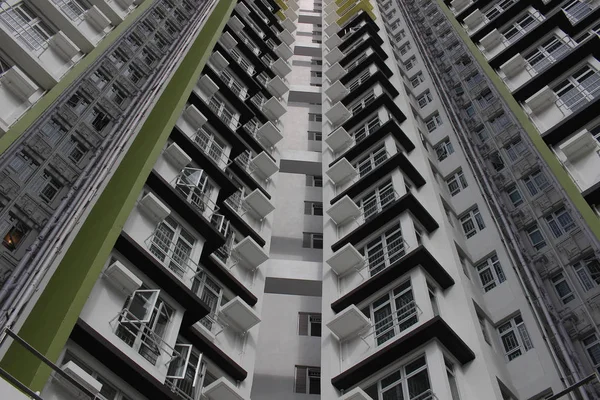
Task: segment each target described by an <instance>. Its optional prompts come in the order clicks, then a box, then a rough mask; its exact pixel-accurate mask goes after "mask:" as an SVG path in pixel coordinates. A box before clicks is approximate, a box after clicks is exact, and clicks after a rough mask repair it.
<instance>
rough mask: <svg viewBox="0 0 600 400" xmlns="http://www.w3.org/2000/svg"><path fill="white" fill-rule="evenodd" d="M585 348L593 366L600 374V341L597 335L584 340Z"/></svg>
mask: <svg viewBox="0 0 600 400" xmlns="http://www.w3.org/2000/svg"><path fill="white" fill-rule="evenodd" d="M581 342H582V343H583V345H584V346H585V351H586V353H587V355H588V357H589V360H590V362H591V363H592V366H593V367H594V369H595V370H596V371H598V373H600V341H598V337H597V336H596V334H591V335H590V336H588V337H586V338H584V339H583V340H582V341H581Z"/></svg>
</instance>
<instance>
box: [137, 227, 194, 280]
mask: <svg viewBox="0 0 600 400" xmlns="http://www.w3.org/2000/svg"><path fill="white" fill-rule="evenodd" d="M144 244H145V245H146V248H147V249H148V251H149V252H150V253H151V254H152V255H153V256H154V257H155V258H156V259H157V260H158V261H160V263H161V264H163V265H164V266H165V267H167V268H169V269H170V270H171V271H173V272H174V273H175V275H177V276H178V277H179V278H183V277H184V276H185V274H186V272H189V274H190V275H191V276H192V277H193V276H195V275H196V274H198V273H199V272H201V271H203V269H202V267H201V266H200V265H198V264H197V263H196V262H194V261H193V260H192V259H191V257H190V254H189V253H188V252H186V251H185V250H184V249H183V248H178V247H177V245H176V243H175V242H173V241H172V240H171V239H170V238H168V237H166V236H165V235H164V234H162V233H161V232H160V231H159V230H157V231H155V232H154V233H153V234H152V235H150V236H149V237H148V238H147V239H146V240H145V241H144ZM190 252H191V248H190Z"/></svg>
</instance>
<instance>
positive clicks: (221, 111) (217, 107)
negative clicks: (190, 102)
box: [208, 97, 240, 130]
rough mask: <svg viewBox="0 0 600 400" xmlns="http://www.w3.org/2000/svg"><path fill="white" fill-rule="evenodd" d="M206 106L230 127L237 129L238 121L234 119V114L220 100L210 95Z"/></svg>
mask: <svg viewBox="0 0 600 400" xmlns="http://www.w3.org/2000/svg"><path fill="white" fill-rule="evenodd" d="M208 108H210V109H211V110H212V111H213V112H214V113H215V115H216V116H217V117H218V118H219V119H220V120H221V121H223V123H225V125H227V126H228V127H229V128H230V129H232V130H237V129H238V128H239V127H240V123H239V122H237V121H236V120H235V119H234V114H233V113H232V112H231V111H229V110H228V109H227V108H226V107H225V106H224V104H223V103H222V102H221V101H220V100H217V99H216V98H214V97H211V98H210V100H209V101H208Z"/></svg>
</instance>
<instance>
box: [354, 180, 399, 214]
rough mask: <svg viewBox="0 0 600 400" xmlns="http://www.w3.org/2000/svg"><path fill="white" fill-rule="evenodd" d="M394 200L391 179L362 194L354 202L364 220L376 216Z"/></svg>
mask: <svg viewBox="0 0 600 400" xmlns="http://www.w3.org/2000/svg"><path fill="white" fill-rule="evenodd" d="M394 200H396V193H395V191H394V186H393V185H392V181H391V180H388V181H386V182H383V183H381V184H380V185H379V186H377V187H376V188H375V189H374V190H372V191H371V192H368V193H367V194H365V195H363V196H362V197H361V198H360V200H356V204H358V206H359V207H360V209H361V211H362V214H363V218H364V219H365V221H366V220H368V219H370V218H372V217H374V216H376V215H377V214H379V213H380V212H381V211H383V210H384V209H385V208H386V207H387V206H389V205H390V204H391V203H392V202H394Z"/></svg>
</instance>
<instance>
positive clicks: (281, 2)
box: [275, 0, 288, 10]
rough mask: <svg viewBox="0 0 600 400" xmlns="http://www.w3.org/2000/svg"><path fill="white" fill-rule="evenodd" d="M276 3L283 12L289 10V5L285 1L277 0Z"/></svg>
mask: <svg viewBox="0 0 600 400" xmlns="http://www.w3.org/2000/svg"><path fill="white" fill-rule="evenodd" d="M275 3H276V4H277V5H278V6H279V7H281V9H282V10H287V9H288V5H287V4H285V2H284V1H283V0H275Z"/></svg>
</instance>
